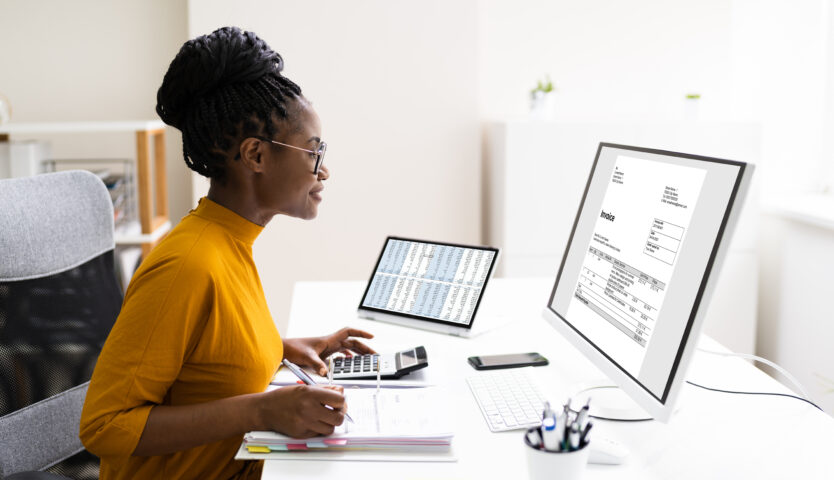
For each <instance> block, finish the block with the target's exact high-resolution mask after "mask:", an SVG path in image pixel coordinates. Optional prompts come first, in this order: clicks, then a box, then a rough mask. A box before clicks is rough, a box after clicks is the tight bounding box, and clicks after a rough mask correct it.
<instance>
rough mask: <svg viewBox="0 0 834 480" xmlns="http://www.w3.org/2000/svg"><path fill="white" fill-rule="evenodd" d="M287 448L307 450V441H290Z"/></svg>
mask: <svg viewBox="0 0 834 480" xmlns="http://www.w3.org/2000/svg"><path fill="white" fill-rule="evenodd" d="M287 450H307V444H306V443H288V444H287Z"/></svg>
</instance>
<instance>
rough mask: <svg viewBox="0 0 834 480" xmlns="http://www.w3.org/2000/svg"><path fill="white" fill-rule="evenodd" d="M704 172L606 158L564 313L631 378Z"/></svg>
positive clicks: (650, 335)
mask: <svg viewBox="0 0 834 480" xmlns="http://www.w3.org/2000/svg"><path fill="white" fill-rule="evenodd" d="M705 175H706V170H703V169H699V168H693V167H687V166H681V165H674V164H670V163H661V162H653V161H647V160H645V159H640V158H633V157H630V156H627V155H619V156H618V157H617V159H616V162H615V164H614V169H613V172H612V174H611V177H610V183H609V185H608V188H607V189H606V192H605V196H604V198H603V200H602V204H601V208H600V209H599V215H598V216H597V218H596V223H595V225H594V227H593V233H592V237H591V242H590V246H589V247H588V249H587V251H586V253H585V258H584V260H583V261H582V265H581V269H580V272H579V277H578V279H577V280H576V286H575V288H574V292H573V297H572V298H571V300H570V304H569V306H568V310H567V318H569V319H570V322H571V323H572V324H573V325H574V326H575V327H576V328H577V329H579V330H580V331H581V332H582V333H583V334H584V335H585V336H586V337H588V339H589V340H590V341H591V342H593V343H594V344H596V345H597V346H598V347H599V348H600V349H601V350H603V351H605V352H608V353H609V355H611V357H612V358H614V359H615V360H616V361H617V363H619V364H620V366H621V367H622V368H623V369H624V370H626V371H627V372H629V373H630V374H631V375H633V376H635V377H637V376H638V375H639V373H640V370H641V367H642V366H643V362H644V360H645V357H646V352H647V350H648V347H649V346H650V344H651V342H652V339H653V336H654V335H655V331H656V326H657V323H658V320H659V318H660V316H661V314H662V313H663V308H664V302H665V300H666V295H667V292H668V287H669V283H670V280H671V278H672V274H673V272H674V270H675V266H676V263H677V260H678V258H679V255H680V252H681V249H682V247H683V245H684V244H685V242H686V241H687V233H688V231H689V228H690V223H691V220H692V215H693V210H694V207H695V205H696V203H697V202H698V198H699V197H700V195H701V191H702V187H703V184H704V177H705ZM612 326H613V327H615V328H611V327H612Z"/></svg>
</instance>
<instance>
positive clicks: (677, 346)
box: [544, 143, 753, 422]
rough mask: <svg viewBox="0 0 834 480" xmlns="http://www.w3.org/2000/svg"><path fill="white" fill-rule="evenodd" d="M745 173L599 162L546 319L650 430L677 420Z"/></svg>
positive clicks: (725, 166) (718, 167) (612, 159)
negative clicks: (651, 421) (649, 420)
mask: <svg viewBox="0 0 834 480" xmlns="http://www.w3.org/2000/svg"><path fill="white" fill-rule="evenodd" d="M752 170H753V169H752V166H750V165H747V164H745V163H742V162H736V161H730V160H721V159H717V158H709V157H702V156H696V155H686V154H682V153H674V152H667V151H662V150H650V149H646V148H636V147H629V146H624V145H614V144H607V143H601V144H600V146H599V149H598V150H597V155H596V159H595V160H594V164H593V167H592V168H591V174H590V176H589V178H588V183H587V185H586V187H585V193H584V195H583V197H582V201H581V202H580V206H579V211H578V213H577V215H576V220H575V221H574V225H573V230H572V232H571V235H570V237H569V239H568V243H567V247H566V248H565V254H564V257H563V258H562V263H561V265H560V267H559V271H558V274H557V276H556V283H555V285H554V286H553V291H552V293H551V295H550V299H549V301H548V304H547V306H546V307H545V310H544V317H545V319H546V320H547V321H548V322H549V323H550V324H551V325H553V327H555V328H556V329H557V330H558V331H559V332H560V333H561V334H562V335H563V336H564V337H565V338H566V339H567V340H568V341H569V342H570V343H571V344H573V345H574V346H575V347H576V348H577V349H578V350H579V351H580V352H581V353H582V354H583V355H585V356H586V357H587V358H588V359H590V360H591V361H592V362H593V363H594V364H595V365H596V366H597V367H598V368H599V369H600V370H602V372H603V373H604V374H605V375H607V376H608V377H609V378H610V379H611V380H612V381H613V382H614V383H616V385H617V386H618V387H619V388H620V389H621V390H622V391H623V392H625V393H626V394H627V395H628V396H629V397H630V398H631V399H632V400H633V401H634V402H635V403H636V404H637V405H638V406H639V407H641V408H642V409H643V410H645V412H646V413H648V414H649V415H651V416H652V417H654V418H655V419H657V420H660V421H663V422H666V421H668V420H669V419H670V417H671V415H672V412H673V409H674V406H675V401H676V399H677V396H678V393H679V392H680V390H681V386H682V384H683V381H684V376H685V374H686V369H687V365H688V364H689V360H690V359H691V357H692V354H693V352H694V350H695V348H696V344H697V339H698V335H699V333H700V330H701V325H702V323H703V320H704V315H705V313H706V310H707V305H708V302H709V298H710V294H711V292H712V290H713V288H714V286H715V280H716V278H717V272H718V271H719V269H720V266H721V263H722V261H723V259H724V256H725V254H726V251H727V247H728V244H729V237H730V233H731V232H732V230H733V227H734V225H735V223H736V220H737V218H738V215H739V211H740V210H741V204H742V199H743V198H744V194H745V192H746V190H747V187H748V185H749V180H750V176H751V174H752ZM595 395H596V394H594V396H595Z"/></svg>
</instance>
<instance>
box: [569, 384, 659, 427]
mask: <svg viewBox="0 0 834 480" xmlns="http://www.w3.org/2000/svg"><path fill="white" fill-rule="evenodd" d="M573 391H574V394H573V395H572V396H571V402H570V403H571V408H572V409H573V410H579V409H580V408H582V407H583V406H584V405H585V404H587V403H588V400H589V399H590V401H591V402H590V414H591V415H593V416H594V417H597V418H600V419H603V420H605V419H608V420H619V421H626V422H629V421H631V422H633V421H640V420H651V419H652V416H651V415H649V414H648V413H646V411H645V410H643V409H642V408H640V406H639V405H637V404H636V403H635V402H634V400H632V399H631V397H629V396H628V395H627V394H626V393H625V392H624V391H622V390H621V389H620V387H618V386H616V385H611V381H610V380H605V379H599V380H598V381H594V382H589V383H583V384H580V385H576V387H575V388H574V389H573Z"/></svg>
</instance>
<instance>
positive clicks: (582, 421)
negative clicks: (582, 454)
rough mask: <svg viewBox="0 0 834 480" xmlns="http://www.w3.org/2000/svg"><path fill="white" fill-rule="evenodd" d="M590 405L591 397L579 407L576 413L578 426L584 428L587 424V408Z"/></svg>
mask: <svg viewBox="0 0 834 480" xmlns="http://www.w3.org/2000/svg"><path fill="white" fill-rule="evenodd" d="M590 405H591V398H590V397H589V398H588V401H587V402H586V403H585V406H584V407H582V408H580V409H579V413H577V414H576V421H577V422H578V423H579V428H580V429H582V430H585V426H587V425H588V408H589V407H590Z"/></svg>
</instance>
